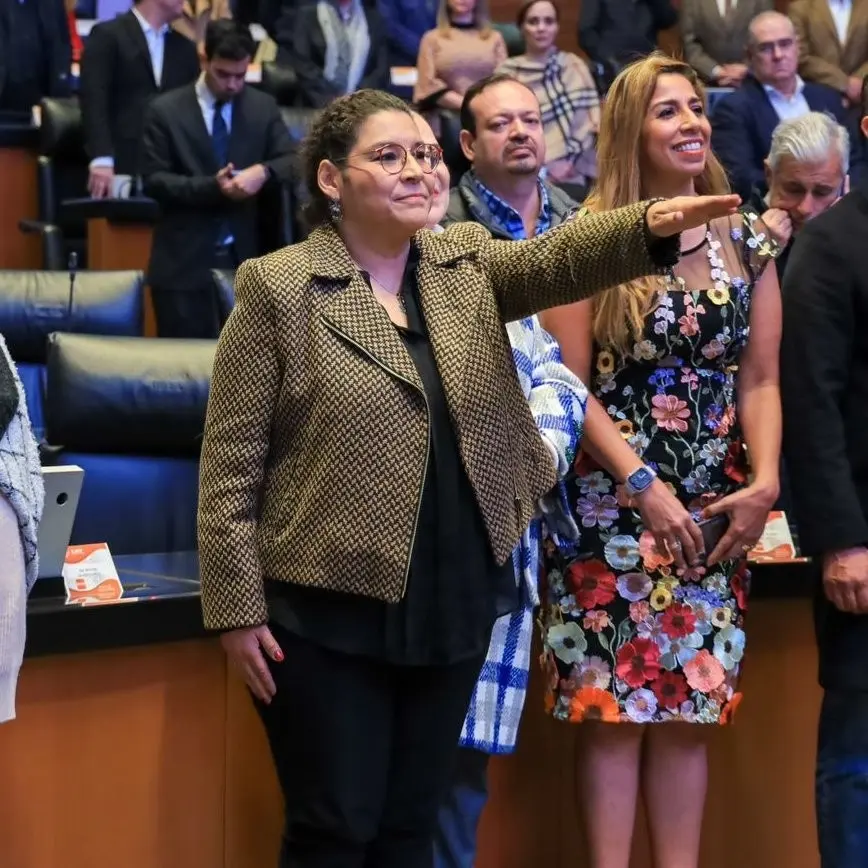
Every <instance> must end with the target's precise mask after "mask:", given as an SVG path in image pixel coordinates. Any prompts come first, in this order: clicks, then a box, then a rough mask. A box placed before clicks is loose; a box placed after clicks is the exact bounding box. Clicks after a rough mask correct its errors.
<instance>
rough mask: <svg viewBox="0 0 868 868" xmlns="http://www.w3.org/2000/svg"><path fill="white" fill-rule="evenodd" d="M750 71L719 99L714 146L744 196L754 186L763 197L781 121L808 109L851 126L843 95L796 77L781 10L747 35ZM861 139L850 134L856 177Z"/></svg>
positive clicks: (793, 46) (789, 29) (795, 57)
mask: <svg viewBox="0 0 868 868" xmlns="http://www.w3.org/2000/svg"><path fill="white" fill-rule="evenodd" d="M748 62H749V64H750V73H749V74H748V76H747V77H746V78H745V81H744V83H743V84H742V86H741V87H740V88H739V89H738V90H737V91H735V93H732V94H728V95H727V96H725V97H724V98H723V99H721V100H720V101H719V102H718V103H717V104H716V106H715V108H714V113H713V115H712V118H711V126H712V146H713V148H714V152H715V153H716V154H717V156H718V158H719V159H720V161H721V162H722V163H723V166H724V168H725V169H726V171H727V173H728V174H729V179H730V183H731V184H732V187H733V190H734V191H735V192H736V193H738V194H739V195H740V196H741V197H742V199H747V198H748V197H750V195H751V193H752V191H753V190H754V188H756V189H758V190H760V191H761V193H762V194H763V195H764V194H765V193H766V191H767V189H768V187H767V184H766V179H765V169H764V164H765V159H766V156H767V155H768V153H769V149H770V147H771V141H772V133H773V132H774V129H775V127H776V126H777V125H778V124H779V123H780V122H781V121H783V120H790V119H792V118H796V117H800V116H801V115H804V114H807V113H808V112H809V111H816V112H827V113H828V114H830V115H832V116H833V117H834V118H835V119H836V120H837V121H838V123H840V124H843V125H844V126H848V120H847V114H846V108H845V106H844V103H843V100H842V98H841V94H839V93H838V92H837V91H835V90H833V89H832V88H830V87H826V86H825V85H821V84H810V83H807V82H804V81H802V79H801V78H799V75H798V65H799V45H798V41H797V39H796V33H795V30H794V29H793V24H792V22H791V21H790V20H789V18H787V17H786V16H785V15H781V14H780V13H779V12H763V13H761V14H760V15H757V17H756V18H754V20H753V21H752V22H751V25H750V29H749V37H748ZM861 158H862V143H861V141H860V140H859V137H858V136H855V135H851V154H850V165H851V172H852V173H853V175H854V177H856V176H858V174H859V170H860V163H861V162H862V159H861Z"/></svg>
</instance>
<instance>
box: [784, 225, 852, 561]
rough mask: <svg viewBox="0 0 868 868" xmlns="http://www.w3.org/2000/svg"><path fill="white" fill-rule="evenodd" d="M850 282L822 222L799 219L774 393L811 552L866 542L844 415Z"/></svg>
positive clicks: (849, 350) (803, 531)
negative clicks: (778, 383) (778, 384)
mask: <svg viewBox="0 0 868 868" xmlns="http://www.w3.org/2000/svg"><path fill="white" fill-rule="evenodd" d="M839 237H840V236H839ZM855 290H856V281H855V275H854V274H853V271H852V269H851V267H850V262H849V260H848V259H847V258H846V256H841V250H840V244H839V243H837V242H836V239H835V237H832V235H831V234H830V233H829V232H827V231H826V230H825V227H820V228H819V229H818V228H817V227H816V226H814V225H813V224H809V225H808V226H806V227H805V228H804V229H803V230H802V232H801V234H800V235H799V238H798V240H797V242H796V244H795V245H794V247H793V252H792V254H791V255H790V261H789V262H788V264H787V271H786V276H785V278H784V288H783V337H782V342H781V400H782V404H783V411H784V412H783V419H784V457H785V459H786V464H787V468H788V470H789V482H790V488H791V494H792V502H793V506H794V508H795V513H796V516H795V517H796V524H797V527H798V529H799V539H800V542H801V545H802V547H803V548H804V550H805V551H806V552H807V553H809V554H812V555H820V554H823V553H826V552H834V551H839V550H841V549H846V548H851V547H853V546H858V545H866V544H868V522H866V517H865V515H864V513H863V512H862V505H861V502H860V499H859V495H858V492H857V490H856V487H855V485H854V484H853V470H852V467H851V466H850V461H849V459H848V456H847V443H846V437H845V428H846V422H845V418H844V413H845V408H846V406H847V391H848V381H849V376H850V359H851V354H852V348H853V338H854V334H855V330H856V329H857V328H858V327H859V326H858V323H859V319H858V313H857V310H856V306H855V303H854V293H855Z"/></svg>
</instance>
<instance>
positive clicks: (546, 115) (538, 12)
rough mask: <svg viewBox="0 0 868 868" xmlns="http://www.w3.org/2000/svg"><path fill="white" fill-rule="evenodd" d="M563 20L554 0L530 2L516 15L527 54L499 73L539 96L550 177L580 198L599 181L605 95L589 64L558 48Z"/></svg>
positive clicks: (503, 64)
mask: <svg viewBox="0 0 868 868" xmlns="http://www.w3.org/2000/svg"><path fill="white" fill-rule="evenodd" d="M559 18H560V12H559V11H558V7H557V6H556V5H555V3H553V2H552V0H528V2H526V3H525V4H524V5H523V6H522V7H521V9H519V11H518V16H517V23H518V26H519V28H521V32H522V35H523V36H524V43H525V46H526V50H525V53H524V54H521V55H519V56H518V57H510V58H509V59H508V60H506V62H504V63H502V64H501V65H500V67H498V72H504V73H507V74H508V75H512V76H513V77H515V78H516V79H517V80H518V81H520V82H522V83H523V84H525V85H527V86H528V87H529V88H530V89H531V90H532V91H533V92H534V94H535V96H536V98H537V100H538V102H539V106H540V117H541V119H542V124H543V131H544V133H545V151H546V155H545V172H546V177H547V178H548V179H550V180H551V181H553V182H554V183H556V184H568V185H570V190H571V192H572V191H573V190H575V188H576V187H578V188H579V191H580V192H579V195H578V196H577V198H579V199H581V198H583V195H582V193H581V190H582V189H583V188H585V189H586V188H587V187H589V186H590V184H591V182H592V181H593V179H594V178H596V177H597V132H598V131H599V129H600V96H599V94H598V93H597V86H596V84H595V83H594V77H593V76H592V75H591V71H590V70H589V69H588V64H587V63H585V61H584V60H582V58H581V57H579V56H578V55H576V54H571V53H570V52H567V51H559V50H558V48H557V46H556V45H555V41H556V40H557V37H558V30H559V24H558V21H559Z"/></svg>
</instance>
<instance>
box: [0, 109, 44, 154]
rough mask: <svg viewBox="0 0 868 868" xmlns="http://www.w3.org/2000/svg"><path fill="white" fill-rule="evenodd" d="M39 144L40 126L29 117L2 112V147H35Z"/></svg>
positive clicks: (0, 121) (0, 137) (0, 116)
mask: <svg viewBox="0 0 868 868" xmlns="http://www.w3.org/2000/svg"><path fill="white" fill-rule="evenodd" d="M38 146H39V127H35V126H33V124H32V123H31V120H30V118H29V117H26V116H23V117H21V118H17V117H13V116H9V115H6V114H4V113H2V112H0V148H33V149H34V150H35V149H36V148H37V147H38Z"/></svg>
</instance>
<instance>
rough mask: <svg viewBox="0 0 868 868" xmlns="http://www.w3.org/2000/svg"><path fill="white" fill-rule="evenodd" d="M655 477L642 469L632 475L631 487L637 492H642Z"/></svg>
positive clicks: (645, 469)
mask: <svg viewBox="0 0 868 868" xmlns="http://www.w3.org/2000/svg"><path fill="white" fill-rule="evenodd" d="M653 478H654V477H653V476H652V475H651V472H650V471H649V470H648V469H647V468H645V467H640V468H639V469H638V470H637V471H635V473H631V474H630V480H629V481H630V485H632V486H633V488H635V489H636V490H637V491H641V490H642V489H643V488H647V487H648V486H649V485H650V484H651V480H652V479H653Z"/></svg>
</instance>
